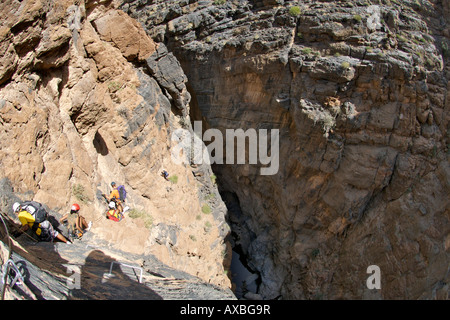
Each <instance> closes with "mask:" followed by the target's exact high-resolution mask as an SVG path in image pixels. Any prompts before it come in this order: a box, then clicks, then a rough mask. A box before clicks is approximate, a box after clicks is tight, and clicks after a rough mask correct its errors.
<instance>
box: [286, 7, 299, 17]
mask: <svg viewBox="0 0 450 320" xmlns="http://www.w3.org/2000/svg"><path fill="white" fill-rule="evenodd" d="M301 13H302V10H300V7H298V6H294V7H290V8H289V14H290V15H291V16H292V17H298V16H299V15H300V14H301Z"/></svg>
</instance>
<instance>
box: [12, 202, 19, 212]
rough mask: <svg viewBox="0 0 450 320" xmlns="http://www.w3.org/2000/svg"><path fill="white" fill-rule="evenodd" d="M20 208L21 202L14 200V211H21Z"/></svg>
mask: <svg viewBox="0 0 450 320" xmlns="http://www.w3.org/2000/svg"><path fill="white" fill-rule="evenodd" d="M19 208H20V203H18V202H14V204H13V210H14V212H17V211H19Z"/></svg>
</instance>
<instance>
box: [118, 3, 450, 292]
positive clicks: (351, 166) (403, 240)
mask: <svg viewBox="0 0 450 320" xmlns="http://www.w3.org/2000/svg"><path fill="white" fill-rule="evenodd" d="M121 8H122V9H123V10H124V11H125V12H127V13H129V14H130V15H131V16H132V17H134V18H136V19H137V20H138V21H139V22H140V23H141V24H142V25H143V26H144V27H145V29H146V31H147V33H148V34H149V35H150V36H151V37H152V38H153V39H154V40H155V41H156V42H163V43H165V45H166V46H167V48H168V49H169V51H172V52H173V53H174V54H175V56H176V57H177V58H178V60H179V61H180V63H181V66H182V68H183V70H184V71H185V73H186V75H187V76H188V79H189V87H190V88H191V90H190V91H191V96H192V101H191V115H192V116H193V117H194V118H195V119H197V120H203V121H204V123H205V124H206V125H205V127H207V128H217V129H220V130H225V129H228V128H230V129H237V128H242V129H243V130H247V129H249V128H254V129H261V128H264V129H272V128H273V129H279V130H280V139H279V141H280V146H279V154H280V157H279V158H280V170H279V171H278V173H277V174H275V175H272V176H262V175H260V174H259V167H260V165H216V166H213V168H214V172H215V173H216V174H217V176H218V181H219V184H220V186H221V188H222V191H223V192H225V193H227V194H231V197H230V198H231V199H233V198H237V199H238V203H239V205H240V209H241V211H242V212H241V213H240V211H239V210H237V211H235V212H234V211H233V210H230V211H229V221H230V223H232V224H233V225H234V226H232V229H233V231H234V233H236V243H237V244H238V245H240V246H241V248H242V250H243V251H244V253H245V255H246V256H247V259H248V264H249V265H250V266H251V267H252V269H253V270H254V271H255V272H257V273H259V274H260V276H261V281H262V284H261V286H260V289H259V294H261V296H262V297H263V298H269V299H270V298H274V297H277V296H279V295H281V296H282V297H283V298H285V299H321V298H322V299H336V298H351V299H353V298H357V299H360V298H361V299H366V298H370V299H377V298H384V299H396V298H403V299H405V298H406V299H429V298H431V299H447V298H448V290H449V289H448V288H449V287H448V283H449V261H450V256H449V254H450V252H449V250H450V249H449V248H450V245H449V244H450V238H449V231H450V221H449V199H448V194H449V174H450V168H449V162H448V138H449V133H448V126H449V111H448V106H449V100H448V90H449V89H448V88H449V82H448V78H449V73H448V72H449V69H448V61H449V58H450V56H449V49H448V48H449V41H450V40H449V30H450V24H449V22H448V19H447V18H446V17H448V14H449V13H450V12H449V7H448V4H446V3H444V2H440V1H431V0H430V1H415V2H414V1H407V0H397V1H357V2H354V1H339V2H330V1H302V2H298V1H283V0H277V1H257V0H237V1H182V0H170V1H152V2H151V3H146V4H145V5H144V4H143V3H142V2H141V1H123V4H122V6H121ZM233 195H234V196H233ZM229 207H230V208H231V206H229ZM370 265H377V266H379V267H380V270H381V289H379V290H370V289H368V287H367V286H366V280H367V278H368V277H369V274H367V268H368V266H370Z"/></svg>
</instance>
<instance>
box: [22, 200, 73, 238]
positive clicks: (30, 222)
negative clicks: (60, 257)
mask: <svg viewBox="0 0 450 320" xmlns="http://www.w3.org/2000/svg"><path fill="white" fill-rule="evenodd" d="M13 211H14V213H16V214H17V215H18V218H19V221H20V223H21V224H22V227H21V228H20V229H19V232H23V233H25V232H27V231H28V230H30V229H31V230H33V231H34V232H35V233H36V235H37V236H38V239H39V241H47V242H53V241H55V239H57V240H60V241H62V242H65V243H70V241H68V240H67V239H66V238H65V237H64V236H63V235H62V234H61V233H59V232H58V231H57V230H55V229H54V228H53V225H52V224H51V223H50V221H48V213H47V211H46V210H45V208H44V207H43V205H42V204H41V203H39V202H36V201H24V202H22V203H19V202H15V203H14V204H13Z"/></svg>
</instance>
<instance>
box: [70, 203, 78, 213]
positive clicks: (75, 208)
mask: <svg viewBox="0 0 450 320" xmlns="http://www.w3.org/2000/svg"><path fill="white" fill-rule="evenodd" d="M70 210H72V211H79V210H80V206H79V205H78V204H77V203H74V204H73V205H72V208H70Z"/></svg>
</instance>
